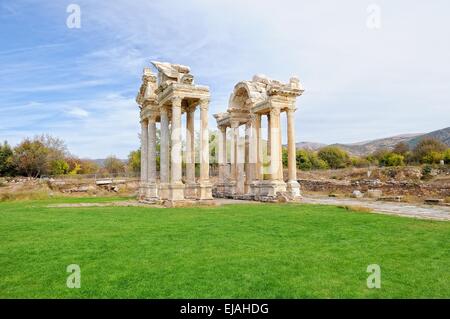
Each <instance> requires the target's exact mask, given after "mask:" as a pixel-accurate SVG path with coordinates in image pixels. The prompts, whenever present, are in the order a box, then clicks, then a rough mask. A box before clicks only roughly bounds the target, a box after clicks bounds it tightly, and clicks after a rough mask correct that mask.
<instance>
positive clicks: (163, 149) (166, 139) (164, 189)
mask: <svg viewBox="0 0 450 319" xmlns="http://www.w3.org/2000/svg"><path fill="white" fill-rule="evenodd" d="M160 113H161V141H160V163H159V166H160V192H159V196H160V198H161V199H168V198H169V177H170V176H169V144H170V131H169V116H168V110H167V108H166V107H164V106H163V107H161V108H160Z"/></svg>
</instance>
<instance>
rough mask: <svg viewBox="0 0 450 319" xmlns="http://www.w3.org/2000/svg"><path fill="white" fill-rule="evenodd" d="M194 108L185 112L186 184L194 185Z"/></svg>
mask: <svg viewBox="0 0 450 319" xmlns="http://www.w3.org/2000/svg"><path fill="white" fill-rule="evenodd" d="M194 114H195V107H192V106H191V107H189V108H188V109H187V110H186V182H187V184H194V183H195V146H194V145H195V144H194V142H195V135H194V134H195V128H194V125H195V124H194V123H195V122H194Z"/></svg>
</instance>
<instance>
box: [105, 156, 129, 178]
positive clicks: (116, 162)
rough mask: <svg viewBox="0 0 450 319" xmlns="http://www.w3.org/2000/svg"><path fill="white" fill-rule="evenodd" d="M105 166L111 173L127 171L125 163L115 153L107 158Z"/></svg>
mask: <svg viewBox="0 0 450 319" xmlns="http://www.w3.org/2000/svg"><path fill="white" fill-rule="evenodd" d="M104 167H105V169H106V171H107V172H108V173H109V174H119V173H123V172H125V163H124V162H122V161H121V160H120V159H118V158H117V157H116V156H114V155H110V156H108V157H107V158H106V159H105V163H104Z"/></svg>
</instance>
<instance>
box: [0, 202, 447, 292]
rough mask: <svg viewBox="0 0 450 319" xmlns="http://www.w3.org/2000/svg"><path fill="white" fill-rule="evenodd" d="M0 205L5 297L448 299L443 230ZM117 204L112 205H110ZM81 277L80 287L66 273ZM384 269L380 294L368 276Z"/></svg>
mask: <svg viewBox="0 0 450 319" xmlns="http://www.w3.org/2000/svg"><path fill="white" fill-rule="evenodd" d="M108 200H112V199H99V198H95V199H55V200H52V201H25V202H4V203H0V297H4V298H5V297H6V298H17V297H21V298H22V297H25V298H73V297H74V298H80V297H81V298H93V297H98V298H108V297H110V298H228V297H230V298H247V297H249V298H345V297H348V298H390V297H394V298H406V297H413V298H416V297H417V298H419V297H433V298H435V297H447V298H449V297H450V285H449V283H450V280H449V279H450V245H449V243H450V223H448V222H436V221H424V220H415V219H409V218H401V217H395V216H385V215H378V214H370V213H362V212H349V211H347V210H345V209H343V208H337V207H330V206H316V205H271V204H266V205H259V204H258V205H231V206H221V207H210V208H206V207H204V208H178V209H158V208H145V207H144V208H142V207H84V208H47V207H46V206H47V205H48V204H54V203H59V202H61V203H62V202H66V203H67V202H77V201H82V202H88V201H91V202H100V201H108ZM114 200H117V199H114ZM69 264H78V265H80V267H81V288H80V289H69V288H67V287H66V278H67V276H68V275H69V274H68V273H66V267H67V265H69ZM369 264H379V265H380V266H381V285H382V286H381V289H368V288H367V286H366V279H367V276H368V275H369V274H368V273H367V272H366V268H367V266H368V265H369Z"/></svg>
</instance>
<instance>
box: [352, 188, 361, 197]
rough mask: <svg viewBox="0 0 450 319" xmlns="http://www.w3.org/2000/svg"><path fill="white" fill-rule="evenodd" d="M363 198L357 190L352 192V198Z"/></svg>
mask: <svg viewBox="0 0 450 319" xmlns="http://www.w3.org/2000/svg"><path fill="white" fill-rule="evenodd" d="M363 196H364V195H363V193H361V192H360V191H358V190H354V191H353V193H352V197H354V198H362V197H363Z"/></svg>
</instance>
